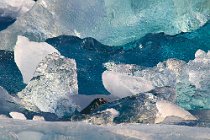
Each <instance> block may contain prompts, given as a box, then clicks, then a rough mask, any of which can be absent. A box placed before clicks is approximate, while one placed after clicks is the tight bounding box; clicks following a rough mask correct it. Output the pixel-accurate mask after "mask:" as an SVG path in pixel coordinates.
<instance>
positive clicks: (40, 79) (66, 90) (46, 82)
mask: <svg viewBox="0 0 210 140" xmlns="http://www.w3.org/2000/svg"><path fill="white" fill-rule="evenodd" d="M75 94H78V85H77V73H76V62H75V61H74V60H73V59H69V58H64V57H63V56H61V55H59V54H57V53H53V54H49V55H48V56H47V57H46V58H45V59H44V60H43V61H42V62H41V63H39V65H38V67H37V69H36V71H35V73H34V76H33V78H32V79H31V81H30V82H29V83H28V85H27V86H26V88H25V89H23V90H22V91H21V92H19V93H18V94H17V95H18V96H19V97H20V98H21V104H22V105H23V106H24V107H25V108H27V109H28V110H30V111H34V112H40V111H42V112H51V113H55V114H56V115H57V116H59V117H62V116H65V115H69V114H71V113H73V112H74V111H75V110H76V107H75V106H74V104H72V103H71V99H70V98H71V97H70V96H71V95H75Z"/></svg>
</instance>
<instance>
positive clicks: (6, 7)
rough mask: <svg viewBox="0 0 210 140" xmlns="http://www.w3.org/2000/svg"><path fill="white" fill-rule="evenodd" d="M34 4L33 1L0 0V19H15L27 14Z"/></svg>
mask: <svg viewBox="0 0 210 140" xmlns="http://www.w3.org/2000/svg"><path fill="white" fill-rule="evenodd" d="M34 3H35V2H34V1H33V0H1V1H0V17H11V18H17V17H19V16H21V15H23V14H25V13H26V12H28V11H29V10H30V9H31V8H32V7H33V5H34Z"/></svg>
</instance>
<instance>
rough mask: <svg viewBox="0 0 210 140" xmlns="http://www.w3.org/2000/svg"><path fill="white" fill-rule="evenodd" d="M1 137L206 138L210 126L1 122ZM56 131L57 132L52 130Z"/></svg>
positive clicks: (34, 139) (37, 139) (81, 139)
mask: <svg viewBox="0 0 210 140" xmlns="http://www.w3.org/2000/svg"><path fill="white" fill-rule="evenodd" d="M0 126H2V127H0V139H7V140H17V139H21V140H28V136H30V137H31V140H41V139H51V140H54V139H60V140H66V139H76V140H87V139H100V140H107V139H115V140H122V139H126V140H138V139H146V140H169V139H173V140H187V139H190V140H198V139H199V140H206V139H209V137H210V134H209V131H210V128H203V127H188V126H176V125H163V124H161V125H157V124H155V125H148V124H120V125H105V126H104V125H101V126H96V125H91V124H87V123H84V122H39V121H19V120H12V119H5V120H1V121H0ZM52 132H54V133H52Z"/></svg>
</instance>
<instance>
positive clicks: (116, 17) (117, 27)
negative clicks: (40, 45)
mask: <svg viewBox="0 0 210 140" xmlns="http://www.w3.org/2000/svg"><path fill="white" fill-rule="evenodd" d="M186 5H187V7H186ZM209 5H210V2H209V1H208V0H202V1H200V0H194V1H191V0H184V1H183V0H177V1H174V0H169V1H167V2H166V1H156V0H150V1H146V0H140V1H139V0H128V1H126V2H125V1H122V0H114V1H113V0H102V1H97V0H88V1H86V2H85V3H84V1H83V0H71V1H67V0H54V1H51V0H40V1H38V2H37V3H36V4H35V6H34V7H33V8H32V10H30V12H28V13H26V15H24V16H23V17H21V18H19V19H18V20H17V21H16V22H15V24H14V25H12V26H11V27H10V28H9V29H8V30H6V31H4V32H2V33H1V34H0V38H2V40H3V41H2V42H1V45H0V46H1V49H10V50H12V49H13V47H14V44H15V42H16V39H17V35H24V36H27V37H29V39H33V40H36V41H41V40H42V41H43V40H44V39H46V38H50V37H55V36H58V35H62V34H66V35H75V36H79V37H81V38H84V37H93V38H95V39H97V40H99V41H100V42H102V43H103V44H106V45H122V44H125V43H128V42H131V41H134V40H137V39H139V38H140V37H142V36H144V35H145V34H147V33H157V32H165V33H168V34H177V33H180V32H186V31H191V30H194V29H197V28H199V27H201V26H202V25H204V24H205V23H206V22H207V21H208V20H209V14H210V8H209V7H210V6H209ZM37 19H39V20H37ZM9 39H10V41H8V40H9Z"/></svg>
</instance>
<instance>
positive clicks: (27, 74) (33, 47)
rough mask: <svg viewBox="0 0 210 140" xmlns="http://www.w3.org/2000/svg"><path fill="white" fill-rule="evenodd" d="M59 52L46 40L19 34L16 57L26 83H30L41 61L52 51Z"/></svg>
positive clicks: (15, 51) (15, 49)
mask: <svg viewBox="0 0 210 140" xmlns="http://www.w3.org/2000/svg"><path fill="white" fill-rule="evenodd" d="M54 52H56V53H59V52H58V51H57V50H56V49H55V48H54V47H52V46H51V45H49V44H47V43H45V42H33V41H30V40H29V39H28V38H26V37H24V36H18V40H17V42H16V45H15V48H14V58H15V63H16V64H17V66H18V68H19V70H20V72H21V74H22V76H23V80H24V83H26V84H27V83H28V82H29V81H30V80H31V79H32V78H33V74H34V72H35V70H36V68H37V66H38V65H39V63H40V62H41V61H42V60H43V59H44V58H45V57H46V56H47V55H48V54H52V53H54Z"/></svg>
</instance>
